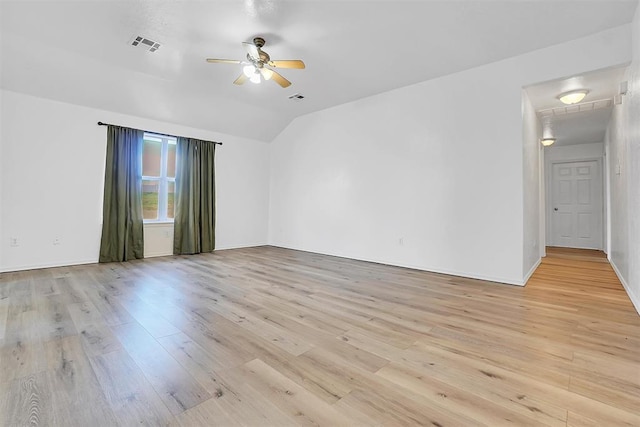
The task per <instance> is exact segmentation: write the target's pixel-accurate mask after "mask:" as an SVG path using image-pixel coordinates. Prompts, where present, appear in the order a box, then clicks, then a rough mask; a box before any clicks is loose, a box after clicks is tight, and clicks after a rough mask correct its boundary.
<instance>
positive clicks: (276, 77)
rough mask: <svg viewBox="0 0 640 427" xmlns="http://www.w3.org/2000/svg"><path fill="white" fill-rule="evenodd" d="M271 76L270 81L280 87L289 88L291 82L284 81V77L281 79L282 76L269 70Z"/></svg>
mask: <svg viewBox="0 0 640 427" xmlns="http://www.w3.org/2000/svg"><path fill="white" fill-rule="evenodd" d="M271 72H272V74H271V80H273V81H275V82H276V83H278V84H279V85H280V86H282V87H289V86H291V82H290V81H289V80H287V79H285V78H284V77H282V74H279V73H277V72H275V71H273V70H271Z"/></svg>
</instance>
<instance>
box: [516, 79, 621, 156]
mask: <svg viewBox="0 0 640 427" xmlns="http://www.w3.org/2000/svg"><path fill="white" fill-rule="evenodd" d="M624 71H625V67H615V68H608V69H605V70H598V71H594V72H590V73H584V74H582V75H579V76H571V77H568V78H564V79H559V80H554V81H550V82H545V83H540V84H537V85H533V86H529V87H527V88H526V91H527V95H528V96H529V99H530V101H531V103H532V104H533V107H534V109H535V110H536V111H540V110H549V109H552V108H557V107H566V106H565V105H564V104H563V103H562V102H560V100H559V99H558V98H557V97H558V95H559V94H561V93H563V92H568V91H570V90H576V89H587V90H589V93H588V94H587V96H586V97H585V98H584V100H583V101H582V102H581V104H582V103H593V102H594V101H600V100H605V99H612V98H613V97H614V96H615V95H617V94H618V93H619V87H620V86H619V85H620V82H622V81H623V79H624ZM577 105H578V104H576V105H574V106H573V107H576V106H577ZM610 105H611V106H610V107H608V108H602V109H595V110H593V111H587V112H575V113H568V114H563V115H560V116H551V117H548V116H546V115H543V117H541V121H542V125H543V128H544V129H543V132H544V136H545V137H554V138H556V142H555V145H574V144H589V143H593V142H602V141H604V136H605V132H606V130H607V125H608V124H609V119H610V117H611V112H612V109H613V102H611V103H610ZM539 116H540V115H539Z"/></svg>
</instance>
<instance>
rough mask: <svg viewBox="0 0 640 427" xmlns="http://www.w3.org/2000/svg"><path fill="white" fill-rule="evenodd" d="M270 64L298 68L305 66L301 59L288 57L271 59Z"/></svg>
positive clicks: (277, 66) (278, 66)
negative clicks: (276, 59)
mask: <svg viewBox="0 0 640 427" xmlns="http://www.w3.org/2000/svg"><path fill="white" fill-rule="evenodd" d="M269 65H270V66H272V67H276V68H298V69H302V68H304V67H305V65H304V62H302V61H301V60H299V59H286V60H281V61H270V62H269Z"/></svg>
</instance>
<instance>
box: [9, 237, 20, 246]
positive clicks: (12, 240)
mask: <svg viewBox="0 0 640 427" xmlns="http://www.w3.org/2000/svg"><path fill="white" fill-rule="evenodd" d="M9 246H11V247H12V248H16V247H18V246H19V245H18V238H17V237H9Z"/></svg>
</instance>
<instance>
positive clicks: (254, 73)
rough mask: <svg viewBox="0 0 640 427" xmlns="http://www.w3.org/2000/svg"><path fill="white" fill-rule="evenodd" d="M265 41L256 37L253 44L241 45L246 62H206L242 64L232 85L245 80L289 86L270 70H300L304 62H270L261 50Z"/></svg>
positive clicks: (221, 60)
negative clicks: (266, 81)
mask: <svg viewBox="0 0 640 427" xmlns="http://www.w3.org/2000/svg"><path fill="white" fill-rule="evenodd" d="M264 44H265V41H264V39H263V38H262V37H256V38H254V39H253V43H242V46H244V48H245V50H246V51H247V60H246V61H239V60H234V59H216V58H207V62H211V63H219V64H243V65H244V67H243V68H242V74H240V76H239V77H238V78H237V79H235V81H234V82H233V83H234V84H237V85H241V84H244V83H245V82H246V81H247V80H250V81H251V82H252V83H260V82H261V81H262V80H263V79H264V80H274V81H275V82H276V83H278V84H279V85H280V86H282V87H288V86H291V82H290V81H289V80H287V79H285V78H284V77H283V76H282V75H281V74H280V73H278V72H277V71H275V70H272V69H271V68H267V67H273V68H297V69H302V68H304V67H305V65H304V62H302V61H301V60H299V59H288V60H281V61H272V60H271V57H270V56H269V54H268V53H267V52H265V51H264V50H262V46H264Z"/></svg>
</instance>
